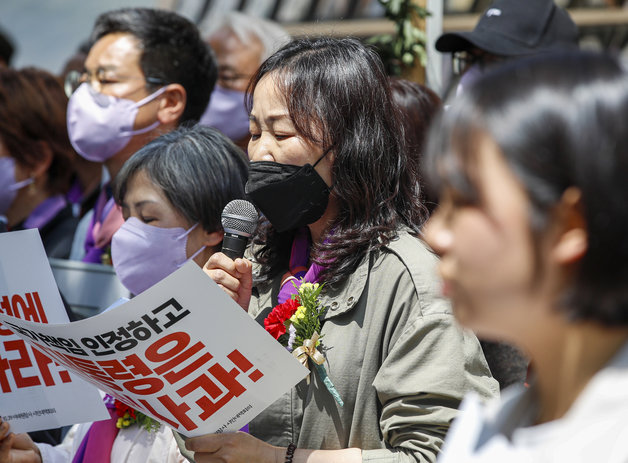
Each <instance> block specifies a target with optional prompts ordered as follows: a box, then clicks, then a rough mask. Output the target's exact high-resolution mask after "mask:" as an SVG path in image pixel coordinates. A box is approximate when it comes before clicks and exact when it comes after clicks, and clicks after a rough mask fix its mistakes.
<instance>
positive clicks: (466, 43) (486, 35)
mask: <svg viewBox="0 0 628 463" xmlns="http://www.w3.org/2000/svg"><path fill="white" fill-rule="evenodd" d="M435 46H436V49H437V50H438V51H441V52H455V51H463V50H468V49H470V48H473V47H476V48H479V49H481V50H483V51H486V52H488V53H491V54H493V55H499V56H523V55H530V54H533V53H539V52H545V51H554V50H560V49H565V48H576V47H577V46H578V28H577V27H576V25H575V23H574V22H573V21H572V19H571V17H570V16H569V14H568V13H567V12H566V11H565V10H564V9H562V8H559V7H558V6H556V4H555V3H554V2H553V1H552V0H496V1H495V2H493V3H492V4H491V6H489V7H488V9H487V10H486V11H485V12H484V14H483V15H482V17H481V18H480V20H479V21H478V23H477V24H476V26H475V28H474V29H473V30H472V31H470V32H450V33H446V34H443V35H441V36H440V37H439V38H438V40H436V45H435Z"/></svg>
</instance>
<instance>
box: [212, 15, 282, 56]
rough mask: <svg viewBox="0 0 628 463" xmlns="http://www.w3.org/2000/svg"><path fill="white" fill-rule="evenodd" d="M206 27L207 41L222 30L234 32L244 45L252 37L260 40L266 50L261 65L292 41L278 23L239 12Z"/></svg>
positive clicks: (218, 19) (225, 16)
mask: <svg viewBox="0 0 628 463" xmlns="http://www.w3.org/2000/svg"><path fill="white" fill-rule="evenodd" d="M204 26H205V27H203V32H204V34H203V35H204V36H205V39H206V40H207V38H208V37H209V36H210V35H212V34H214V33H215V32H217V31H218V30H220V29H229V30H231V31H233V33H234V34H235V35H236V37H237V38H238V39H239V40H240V41H241V42H242V43H248V42H250V41H251V38H252V37H256V38H258V39H259V41H260V42H261V43H262V47H263V49H264V50H263V52H262V56H261V60H260V63H261V62H262V61H264V60H266V58H268V57H269V56H270V55H272V54H273V53H275V52H276V51H277V50H279V49H280V48H281V47H283V46H284V45H285V44H287V43H288V42H290V40H291V37H290V34H288V32H287V31H286V30H285V29H284V28H283V27H281V26H280V25H279V24H278V23H276V22H273V21H269V20H267V19H262V18H260V17H258V16H251V15H247V14H244V13H240V12H238V11H229V12H227V13H225V14H224V16H221V17H218V18H216V19H213V20H211V22H209V23H207V24H206V25H204Z"/></svg>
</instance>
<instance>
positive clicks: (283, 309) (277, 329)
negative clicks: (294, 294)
mask: <svg viewBox="0 0 628 463" xmlns="http://www.w3.org/2000/svg"><path fill="white" fill-rule="evenodd" d="M298 307H299V301H297V300H296V299H288V300H287V301H286V302H284V303H283V304H279V305H276V306H275V308H274V309H273V310H272V312H270V314H268V317H266V318H265V319H264V328H266V331H268V332H269V333H270V334H272V336H273V337H274V338H275V339H279V337H280V336H281V335H283V334H285V333H286V325H284V323H285V321H286V320H288V319H289V318H290V317H292V316H293V315H294V313H295V312H296V311H297V308H298Z"/></svg>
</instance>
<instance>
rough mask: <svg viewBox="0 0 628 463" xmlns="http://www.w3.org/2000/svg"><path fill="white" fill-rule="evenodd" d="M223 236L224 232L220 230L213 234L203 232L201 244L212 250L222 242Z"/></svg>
mask: <svg viewBox="0 0 628 463" xmlns="http://www.w3.org/2000/svg"><path fill="white" fill-rule="evenodd" d="M224 236H225V232H223V231H222V230H218V231H215V232H207V231H205V230H203V244H204V245H205V246H207V247H208V248H214V247H216V246H218V245H219V244H220V243H221V242H222V239H223V237H224Z"/></svg>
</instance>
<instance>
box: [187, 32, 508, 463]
mask: <svg viewBox="0 0 628 463" xmlns="http://www.w3.org/2000/svg"><path fill="white" fill-rule="evenodd" d="M249 105H250V111H251V113H250V131H251V141H250V143H249V147H248V154H249V158H250V161H251V162H250V165H249V179H248V183H247V185H246V192H247V195H248V197H249V199H250V200H251V201H252V202H253V203H254V204H255V205H256V206H257V207H258V208H259V209H260V210H261V212H262V213H263V215H264V216H265V219H266V222H265V223H264V224H263V225H262V226H261V227H260V230H259V231H258V235H257V237H256V239H255V241H254V261H255V265H253V264H252V263H251V262H250V261H249V260H247V259H236V260H235V261H234V260H232V259H230V258H228V257H227V256H225V255H224V254H222V253H216V254H214V255H213V256H212V257H211V258H210V259H209V261H208V262H207V264H206V265H205V267H204V269H205V271H206V272H207V273H208V274H209V275H210V276H211V277H212V278H213V279H214V280H215V281H216V282H217V283H218V284H220V285H221V286H222V287H223V288H224V290H225V291H226V292H227V293H228V294H230V295H231V297H232V298H233V299H234V300H236V301H237V302H238V303H239V304H240V305H241V306H242V307H243V308H245V309H247V310H248V311H249V313H250V314H251V315H252V316H253V317H255V318H256V319H257V320H258V321H259V322H260V323H262V322H263V321H264V320H265V319H266V318H267V317H268V315H269V313H270V312H271V311H272V310H273V308H274V307H276V306H278V305H280V304H283V303H285V302H286V301H288V300H290V299H291V297H292V296H293V295H295V294H296V293H298V292H299V291H300V289H301V288H300V285H303V284H309V285H312V286H309V287H310V288H312V287H316V286H315V285H316V284H318V285H319V288H320V286H321V285H322V292H321V293H320V295H319V297H318V301H319V303H320V305H321V306H323V307H325V311H324V313H323V315H322V316H321V317H320V324H321V327H320V332H319V333H317V334H319V335H320V338H318V340H317V339H315V338H314V339H312V340H311V341H312V342H311V343H310V344H311V346H316V349H315V350H316V351H317V353H316V354H315V355H313V357H315V358H316V359H317V360H316V362H317V363H318V362H322V366H323V367H324V371H325V372H326V375H327V381H328V382H329V381H331V383H333V386H334V387H335V394H334V393H332V392H330V389H329V388H328V387H326V385H325V384H324V379H325V378H323V377H321V375H320V374H319V371H320V369H319V368H317V367H315V366H314V361H313V360H307V361H306V364H307V365H308V366H309V367H310V369H311V374H310V376H309V379H310V380H309V381H306V380H303V381H302V382H301V383H299V384H298V385H297V386H296V387H295V388H294V389H293V390H292V391H290V392H289V393H287V394H285V395H284V396H283V397H281V398H280V399H279V400H277V401H276V402H275V403H274V404H272V405H271V406H270V407H268V409H266V410H265V411H264V412H262V413H261V414H260V415H259V416H258V417H257V418H255V419H254V420H253V421H252V422H251V423H250V424H249V431H250V434H245V433H234V434H221V435H206V436H201V437H197V438H193V439H189V440H188V441H187V443H186V445H187V448H188V449H189V450H192V451H194V452H195V456H194V458H195V459H196V461H197V462H204V461H229V462H251V461H256V462H272V463H275V462H277V461H281V462H284V461H292V462H299V461H308V462H318V461H320V462H330V461H338V462H344V461H347V462H352V461H356V462H357V461H374V460H377V461H378V462H406V461H407V462H415V461H434V460H435V459H436V455H437V453H438V451H439V449H440V446H441V443H442V440H443V438H444V436H445V433H446V432H447V429H448V426H449V423H450V422H451V421H452V420H453V418H454V417H455V416H456V412H457V407H458V405H459V403H460V400H461V399H462V397H463V396H464V394H465V393H466V392H468V391H471V390H473V391H475V392H476V393H478V394H479V395H480V396H482V397H485V398H489V397H492V396H494V395H495V394H496V393H497V390H498V386H497V382H496V381H494V380H493V379H492V378H491V374H490V371H489V369H488V367H487V365H486V361H485V359H484V356H483V354H482V351H481V349H480V345H479V343H478V341H477V339H476V338H475V337H474V336H473V335H472V334H469V333H467V332H464V331H462V330H461V329H460V328H459V327H458V326H457V325H456V323H455V321H454V318H453V315H452V313H451V309H450V305H449V304H448V302H447V301H446V300H445V299H443V298H441V297H440V295H439V284H438V280H437V277H436V273H435V266H436V261H437V259H436V257H435V256H434V255H433V254H432V253H431V251H430V250H429V249H428V248H427V246H426V245H425V244H424V243H423V242H422V241H421V240H420V239H419V238H418V234H419V227H420V226H421V224H422V222H423V217H424V210H425V208H424V207H423V205H422V204H421V203H420V202H419V198H420V194H419V182H418V181H417V179H418V174H417V166H416V165H414V163H413V161H412V159H410V158H409V157H408V156H407V154H406V150H405V146H404V142H403V140H404V139H405V138H404V136H403V132H402V129H401V127H402V124H401V123H400V121H399V114H398V113H397V111H396V109H395V108H394V106H393V103H392V100H391V93H390V87H389V84H388V80H387V77H386V75H385V73H384V70H383V66H382V63H381V61H380V59H379V58H378V56H377V55H376V54H375V53H374V52H373V51H371V50H370V49H368V48H367V47H365V46H364V45H362V44H361V43H360V42H358V41H356V40H353V39H331V38H318V39H314V40H309V39H302V40H296V41H294V42H292V43H290V44H288V45H286V46H285V47H284V48H282V49H281V50H279V51H278V52H277V53H275V54H274V55H273V56H271V57H270V58H269V59H268V60H267V61H266V62H264V63H263V64H262V66H261V67H260V69H259V70H258V72H257V74H256V75H255V76H254V77H253V79H252V81H251V83H250V86H249ZM253 268H254V269H255V271H253ZM254 276H255V278H254ZM304 345H305V344H304ZM277 374H281V372H277ZM340 399H341V400H340Z"/></svg>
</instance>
